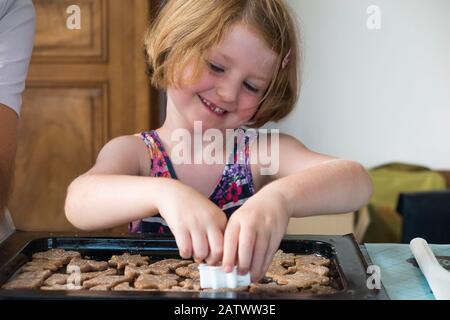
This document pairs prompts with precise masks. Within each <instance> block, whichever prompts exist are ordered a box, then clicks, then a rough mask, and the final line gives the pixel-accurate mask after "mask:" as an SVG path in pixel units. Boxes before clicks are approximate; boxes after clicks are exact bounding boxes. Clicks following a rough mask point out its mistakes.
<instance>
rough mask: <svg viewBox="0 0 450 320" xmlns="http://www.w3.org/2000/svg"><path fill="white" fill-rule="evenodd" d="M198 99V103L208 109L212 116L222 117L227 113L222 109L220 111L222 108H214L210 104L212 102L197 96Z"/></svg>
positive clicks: (212, 104)
mask: <svg viewBox="0 0 450 320" xmlns="http://www.w3.org/2000/svg"><path fill="white" fill-rule="evenodd" d="M198 97H199V98H200V101H201V102H202V103H203V104H204V106H205V107H206V108H208V109H209V110H210V111H212V112H213V113H214V114H216V115H219V116H222V115H224V114H225V113H227V112H228V111H226V110H224V109H222V108H219V107H218V106H216V105H215V104H214V103H212V102H210V101H208V100H206V99H205V98H203V97H202V96H200V95H199V96H198Z"/></svg>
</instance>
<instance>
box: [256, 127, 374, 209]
mask: <svg viewBox="0 0 450 320" xmlns="http://www.w3.org/2000/svg"><path fill="white" fill-rule="evenodd" d="M279 154H280V156H279V157H280V158H279V159H280V166H279V171H278V172H277V173H276V174H275V175H274V176H272V177H271V182H270V183H269V184H267V185H266V186H265V187H263V188H262V189H261V190H260V191H262V193H266V194H267V193H269V192H270V193H278V194H279V196H280V197H281V199H283V200H284V201H285V202H286V207H287V211H288V212H287V214H288V215H289V217H304V216H312V215H321V214H334V213H346V212H350V211H355V210H358V209H359V208H361V207H363V206H364V205H365V204H366V203H367V202H368V201H369V199H370V196H371V195H372V180H371V178H370V176H369V174H368V173H367V171H366V169H365V168H364V167H363V166H362V165H361V164H359V163H358V162H355V161H351V160H344V159H337V158H334V157H330V156H327V155H323V154H319V153H316V152H313V151H311V150H309V149H308V148H306V147H305V146H304V145H303V144H302V143H300V142H299V141H298V140H296V139H294V138H292V137H290V136H288V135H281V136H280V153H279Z"/></svg>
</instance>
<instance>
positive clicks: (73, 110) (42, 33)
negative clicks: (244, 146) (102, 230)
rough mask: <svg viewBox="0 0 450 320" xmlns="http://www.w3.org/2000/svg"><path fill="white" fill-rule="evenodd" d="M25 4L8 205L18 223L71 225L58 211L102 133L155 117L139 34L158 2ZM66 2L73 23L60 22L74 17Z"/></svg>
mask: <svg viewBox="0 0 450 320" xmlns="http://www.w3.org/2000/svg"><path fill="white" fill-rule="evenodd" d="M33 3H34V6H35V10H36V36H35V42H34V50H33V55H32V60H31V64H30V69H29V74H28V79H27V86H26V90H25V92H24V95H23V106H22V115H21V120H20V129H19V143H18V150H17V155H16V163H15V181H14V188H13V193H12V196H11V199H10V202H9V209H10V211H11V213H12V216H13V220H14V223H15V225H16V228H17V229H18V230H24V231H73V230H75V228H74V227H73V226H72V225H71V224H70V223H69V222H68V221H67V220H66V218H65V214H64V200H65V196H66V190H67V187H68V185H69V184H70V182H71V181H72V180H73V179H74V178H75V177H77V176H78V175H80V174H81V173H83V172H85V171H87V170H88V169H89V168H90V167H91V166H92V165H93V163H94V162H95V159H96V157H97V154H98V152H99V150H100V149H101V147H102V146H103V145H104V144H105V143H106V142H107V141H108V140H110V139H111V138H113V137H116V136H120V135H124V134H132V133H135V132H139V131H141V130H146V129H149V128H152V127H154V126H155V125H157V123H158V110H157V109H158V108H157V103H158V101H157V100H158V94H156V93H155V92H154V91H153V90H152V89H151V87H150V84H149V80H148V77H147V76H146V74H145V61H144V54H143V41H142V40H143V35H144V32H145V30H146V28H147V25H148V22H149V20H150V17H151V11H152V10H154V9H155V8H154V7H153V4H155V3H158V2H157V1H156V2H155V1H150V0H126V1H125V0H77V1H73V0H57V1H55V0H33ZM73 4H76V5H77V6H78V8H79V9H80V11H79V13H80V14H79V18H80V20H79V21H80V22H81V23H80V29H70V28H68V27H67V20H68V18H72V19H73V18H76V17H75V16H73V15H72V14H73V13H75V14H76V12H75V11H69V12H68V11H67V10H68V8H69V6H71V5H73ZM71 21H72V22H73V20H71ZM116 230H117V229H116ZM119 230H125V229H124V227H121V228H119Z"/></svg>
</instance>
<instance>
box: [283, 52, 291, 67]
mask: <svg viewBox="0 0 450 320" xmlns="http://www.w3.org/2000/svg"><path fill="white" fill-rule="evenodd" d="M290 56H291V49H289V51H288V53H286V55H285V56H284V58H283V62H281V69H284V68H286V65H287V64H288V63H289V57H290Z"/></svg>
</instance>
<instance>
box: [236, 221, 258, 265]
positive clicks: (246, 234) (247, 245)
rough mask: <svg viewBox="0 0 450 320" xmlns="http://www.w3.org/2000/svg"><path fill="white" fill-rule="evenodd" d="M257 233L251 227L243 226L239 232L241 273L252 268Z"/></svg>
mask: <svg viewBox="0 0 450 320" xmlns="http://www.w3.org/2000/svg"><path fill="white" fill-rule="evenodd" d="M255 240H256V233H255V232H254V231H253V230H251V229H250V228H248V227H247V228H242V227H241V231H240V232H239V246H238V263H239V273H240V274H245V273H247V272H248V270H249V269H250V265H251V263H252V259H253V251H254V246H255Z"/></svg>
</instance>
